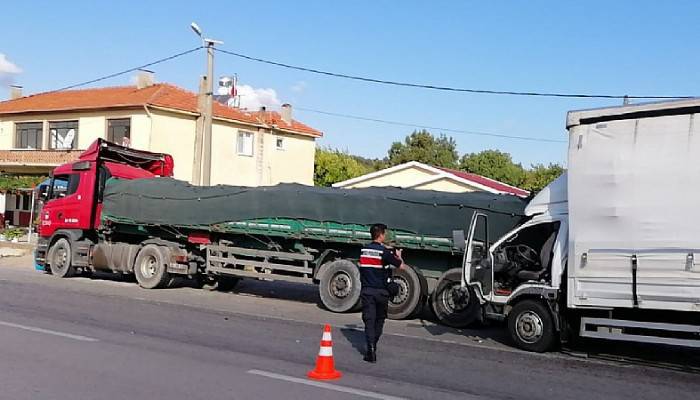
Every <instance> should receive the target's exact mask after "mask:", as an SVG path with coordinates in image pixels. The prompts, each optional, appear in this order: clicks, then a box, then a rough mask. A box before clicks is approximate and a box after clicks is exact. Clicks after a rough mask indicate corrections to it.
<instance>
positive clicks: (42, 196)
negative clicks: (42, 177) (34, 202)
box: [39, 185, 49, 201]
mask: <svg viewBox="0 0 700 400" xmlns="http://www.w3.org/2000/svg"><path fill="white" fill-rule="evenodd" d="M48 199H49V186H48V185H43V186H39V200H41V201H46V200H48Z"/></svg>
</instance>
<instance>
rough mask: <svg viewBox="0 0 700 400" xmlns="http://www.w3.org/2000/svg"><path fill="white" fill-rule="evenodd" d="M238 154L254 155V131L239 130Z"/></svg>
mask: <svg viewBox="0 0 700 400" xmlns="http://www.w3.org/2000/svg"><path fill="white" fill-rule="evenodd" d="M236 147H237V149H238V154H240V155H242V156H252V155H253V133H252V132H238V142H237V144H236Z"/></svg>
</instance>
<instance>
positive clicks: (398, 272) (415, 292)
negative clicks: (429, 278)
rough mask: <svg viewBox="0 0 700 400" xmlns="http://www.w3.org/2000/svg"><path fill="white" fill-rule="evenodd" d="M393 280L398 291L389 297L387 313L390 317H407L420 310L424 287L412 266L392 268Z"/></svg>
mask: <svg viewBox="0 0 700 400" xmlns="http://www.w3.org/2000/svg"><path fill="white" fill-rule="evenodd" d="M394 282H396V283H397V284H398V285H399V293H398V294H397V295H396V296H394V297H393V298H391V299H389V307H388V310H387V315H388V317H389V318H390V319H404V318H408V317H410V316H411V315H413V314H414V313H416V312H418V311H420V310H419V307H418V306H419V305H421V304H423V302H422V300H423V299H424V293H425V290H424V287H425V286H427V284H426V285H424V284H423V282H421V276H420V275H418V273H417V272H416V270H415V269H413V267H408V268H406V269H395V270H394Z"/></svg>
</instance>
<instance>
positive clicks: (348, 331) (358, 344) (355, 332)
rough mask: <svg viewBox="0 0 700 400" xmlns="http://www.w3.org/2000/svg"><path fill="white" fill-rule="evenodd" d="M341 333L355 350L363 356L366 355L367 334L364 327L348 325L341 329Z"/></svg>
mask: <svg viewBox="0 0 700 400" xmlns="http://www.w3.org/2000/svg"><path fill="white" fill-rule="evenodd" d="M340 332H341V333H342V334H343V336H345V339H347V341H348V342H350V344H351V345H352V348H353V349H355V350H357V352H358V353H360V354H361V355H364V354H365V332H364V330H363V327H362V326H359V325H354V326H353V325H348V326H347V327H346V328H341V329H340Z"/></svg>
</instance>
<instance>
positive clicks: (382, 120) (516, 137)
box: [295, 107, 567, 143]
mask: <svg viewBox="0 0 700 400" xmlns="http://www.w3.org/2000/svg"><path fill="white" fill-rule="evenodd" d="M295 108H296V109H297V110H301V111H307V112H312V113H316V114H323V115H330V116H333V117H340V118H348V119H356V120H360V121H369V122H377V123H381V124H387V125H397V126H406V127H409V128H420V129H429V130H433V131H443V132H451V133H461V134H465V135H475V136H489V137H497V138H503V139H516V140H526V141H530V142H548V143H567V141H565V140H556V139H545V138H536V137H528V136H516V135H506V134H501V133H493V132H481V131H468V130H462V129H450V128H439V127H435V126H428V125H421V124H411V123H407V122H399V121H389V120H384V119H378V118H370V117H362V116H359V115H350V114H340V113H334V112H329V111H321V110H314V109H312V108H303V107H295Z"/></svg>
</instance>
